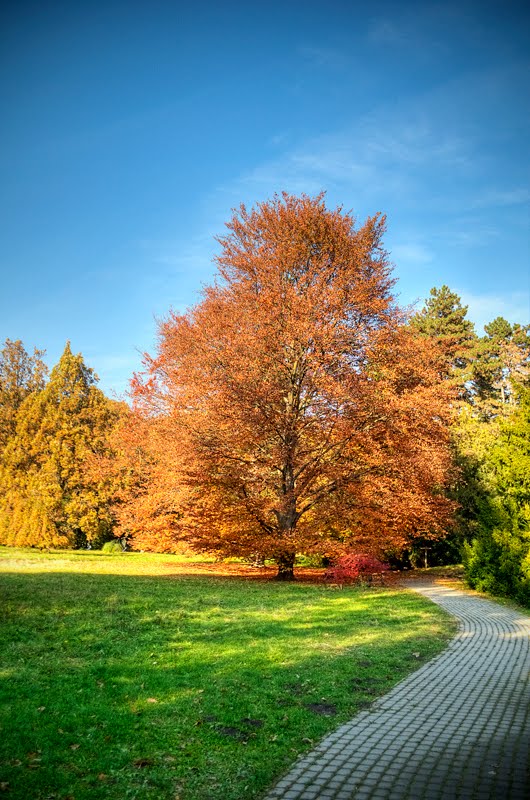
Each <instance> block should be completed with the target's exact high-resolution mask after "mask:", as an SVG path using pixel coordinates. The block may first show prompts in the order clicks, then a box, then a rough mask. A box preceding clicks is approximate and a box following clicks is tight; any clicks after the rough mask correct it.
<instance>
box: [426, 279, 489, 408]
mask: <svg viewBox="0 0 530 800" xmlns="http://www.w3.org/2000/svg"><path fill="white" fill-rule="evenodd" d="M466 317H467V306H463V305H462V302H461V299H460V297H459V296H458V295H457V294H456V293H455V292H452V291H451V290H450V289H449V287H448V286H442V287H441V289H436V288H433V289H431V291H430V297H429V298H428V299H427V300H426V302H425V306H424V307H423V308H422V310H421V311H419V312H418V313H417V314H415V315H414V316H413V317H412V319H411V325H412V327H413V328H415V329H416V330H417V331H419V333H421V334H423V335H424V336H427V337H429V338H431V339H433V340H434V341H435V342H436V343H437V345H438V347H439V349H440V352H441V353H442V361H441V364H440V368H441V372H442V374H443V375H444V376H445V377H446V378H450V379H451V380H452V381H453V382H454V383H455V384H456V385H457V386H458V388H459V392H460V394H461V396H465V395H466V394H467V388H466V383H467V381H468V378H469V366H470V363H471V359H472V354H473V348H474V345H475V342H476V334H475V328H474V326H473V323H472V322H471V321H470V320H468V319H467V318H466Z"/></svg>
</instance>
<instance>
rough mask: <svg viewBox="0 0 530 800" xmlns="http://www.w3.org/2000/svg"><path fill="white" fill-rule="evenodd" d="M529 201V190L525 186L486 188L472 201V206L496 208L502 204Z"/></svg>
mask: <svg viewBox="0 0 530 800" xmlns="http://www.w3.org/2000/svg"><path fill="white" fill-rule="evenodd" d="M529 202H530V190H529V189H527V188H526V187H516V188H513V189H493V188H492V189H486V190H485V191H483V192H481V193H480V195H478V196H477V197H476V198H475V199H474V200H473V201H472V204H471V205H472V207H473V208H489V207H491V208H498V207H502V206H517V205H523V204H525V203H529Z"/></svg>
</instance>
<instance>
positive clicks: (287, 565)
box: [276, 553, 296, 581]
mask: <svg viewBox="0 0 530 800" xmlns="http://www.w3.org/2000/svg"><path fill="white" fill-rule="evenodd" d="M295 555H296V554H295V553H282V554H281V555H279V556H278V557H277V558H276V563H277V564H278V574H277V575H276V580H277V581H294V558H295Z"/></svg>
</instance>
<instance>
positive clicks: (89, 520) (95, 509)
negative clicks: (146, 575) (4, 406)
mask: <svg viewBox="0 0 530 800" xmlns="http://www.w3.org/2000/svg"><path fill="white" fill-rule="evenodd" d="M96 381H97V378H96V376H95V375H94V373H93V371H92V370H91V369H89V368H88V367H87V366H86V365H85V363H84V361H83V358H82V356H81V355H80V354H78V355H74V354H73V353H72V351H71V349H70V344H69V343H68V344H67V345H66V347H65V350H64V353H63V354H62V356H61V359H60V361H59V363H58V364H57V366H56V367H54V369H53V370H52V372H51V375H50V380H49V382H48V384H47V385H46V386H45V388H44V389H42V391H40V392H37V393H33V394H30V395H29V396H28V397H27V398H26V400H24V402H23V403H22V405H21V406H20V409H19V412H18V416H17V426H16V432H15V435H14V436H13V437H12V438H11V439H10V441H9V443H8V445H7V447H6V449H5V453H4V458H3V464H2V469H1V472H0V484H1V487H2V489H3V497H2V498H1V499H0V541H3V542H4V543H7V544H16V545H37V546H74V547H75V546H82V545H83V544H85V543H86V542H87V541H97V540H98V539H101V538H102V537H103V538H105V536H108V533H109V531H110V528H111V525H112V517H111V513H110V510H109V502H108V497H107V495H106V489H105V484H104V482H103V481H98V480H97V479H96V480H95V479H94V478H92V477H91V476H90V475H89V474H88V473H87V469H86V463H87V459H88V457H89V455H90V454H94V453H98V452H103V451H105V449H106V448H107V446H108V445H107V436H108V432H109V431H110V429H111V428H112V427H113V425H114V423H115V421H116V419H117V417H118V416H119V408H118V404H115V403H111V402H110V401H109V400H107V398H106V397H105V395H104V394H103V393H102V392H101V391H100V389H98V388H97V387H96Z"/></svg>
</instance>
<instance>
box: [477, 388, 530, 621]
mask: <svg viewBox="0 0 530 800" xmlns="http://www.w3.org/2000/svg"><path fill="white" fill-rule="evenodd" d="M518 397H519V399H520V400H519V402H520V405H519V407H518V408H517V410H516V411H514V413H513V414H512V415H511V417H509V418H508V419H507V420H505V421H504V422H502V423H501V426H500V431H499V435H498V437H497V438H496V440H495V443H494V444H493V445H492V446H491V447H490V448H489V449H488V451H487V453H486V455H485V457H484V459H483V461H482V464H481V465H480V467H479V469H478V479H479V482H480V484H481V490H482V491H481V495H480V496H479V501H478V503H477V508H476V517H477V526H478V531H477V535H476V536H475V538H474V539H473V541H472V542H471V543H470V544H467V545H466V546H465V550H464V556H465V569H466V576H467V579H468V581H469V583H470V584H471V586H473V587H475V588H477V589H481V590H484V591H490V592H492V593H494V594H500V595H506V596H508V597H513V598H514V599H517V600H519V601H520V602H522V603H524V604H526V605H530V389H528V388H525V389H519V392H518Z"/></svg>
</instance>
